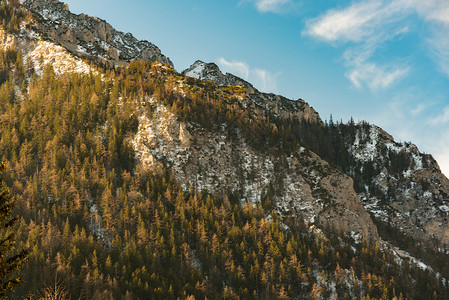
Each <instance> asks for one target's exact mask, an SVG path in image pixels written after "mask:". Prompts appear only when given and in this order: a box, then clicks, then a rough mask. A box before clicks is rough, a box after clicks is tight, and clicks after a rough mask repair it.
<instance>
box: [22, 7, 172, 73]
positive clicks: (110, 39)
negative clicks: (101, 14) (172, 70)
mask: <svg viewBox="0 0 449 300" xmlns="http://www.w3.org/2000/svg"><path fill="white" fill-rule="evenodd" d="M23 5H24V6H25V7H27V8H28V9H30V10H31V11H32V12H33V13H34V16H35V19H36V20H35V22H34V23H33V26H34V29H35V30H36V31H37V32H40V33H41V34H42V35H44V36H45V37H46V39H48V40H50V41H52V42H55V43H58V44H60V45H62V46H64V47H65V48H67V49H68V50H69V51H70V52H72V53H74V54H76V55H78V56H80V57H85V58H88V59H90V60H93V61H94V62H96V63H102V64H113V65H123V64H126V63H128V62H130V61H132V60H136V59H142V60H149V61H152V62H153V61H158V62H160V63H164V64H168V65H171V66H173V63H172V62H171V61H170V59H169V58H168V57H166V56H165V55H163V54H162V53H161V50H160V49H159V48H158V47H156V46H155V45H153V44H152V43H150V42H148V41H138V40H137V39H136V38H135V37H134V36H133V35H132V34H130V33H126V34H125V33H123V32H120V31H117V30H115V29H114V28H113V27H112V26H111V25H110V24H108V23H107V22H106V21H104V20H101V19H99V18H94V17H90V16H88V15H85V14H80V15H75V14H73V13H71V12H70V11H69V9H68V6H67V5H66V4H64V3H62V2H59V1H58V0H25V1H24V2H23Z"/></svg>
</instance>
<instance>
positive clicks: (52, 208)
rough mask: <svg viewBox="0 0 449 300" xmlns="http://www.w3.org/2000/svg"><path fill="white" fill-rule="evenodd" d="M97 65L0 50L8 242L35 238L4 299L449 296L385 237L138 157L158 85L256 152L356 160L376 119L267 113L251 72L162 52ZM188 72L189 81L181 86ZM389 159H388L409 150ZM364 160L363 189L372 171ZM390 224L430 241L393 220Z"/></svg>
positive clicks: (339, 164) (14, 11)
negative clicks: (221, 73) (257, 100)
mask: <svg viewBox="0 0 449 300" xmlns="http://www.w3.org/2000/svg"><path fill="white" fill-rule="evenodd" d="M19 6H20V4H19V2H18V1H17V0H16V1H8V2H7V1H2V3H1V5H0V16H1V18H2V20H3V23H2V27H3V28H4V29H5V30H8V31H11V32H13V31H16V30H18V26H19V24H20V21H21V20H22V19H23V18H27V17H29V16H27V13H26V12H24V11H22V10H21V9H19ZM91 68H92V72H91V73H90V74H76V73H70V74H57V73H56V72H55V71H54V70H53V69H52V67H51V66H47V67H46V68H45V70H43V72H42V74H37V73H35V70H34V68H32V67H30V66H29V65H27V64H26V63H25V62H24V59H23V56H22V53H21V52H20V51H18V50H17V49H7V50H1V51H0V158H1V160H2V162H3V164H4V171H3V173H2V176H3V177H2V178H3V179H2V180H4V182H5V184H6V185H7V186H8V187H9V193H10V194H11V197H12V199H13V201H14V203H15V207H14V210H13V212H12V213H13V215H17V216H18V219H17V221H16V222H15V225H14V226H15V227H14V231H15V239H16V243H15V244H14V243H11V244H10V245H11V247H10V250H11V253H17V254H20V255H22V256H20V259H21V260H23V255H24V254H26V253H27V261H26V263H25V264H24V265H23V266H22V267H21V270H20V271H18V272H16V273H14V274H15V275H17V276H21V282H20V285H19V286H18V287H16V288H15V290H14V291H13V292H12V293H11V292H10V293H9V294H6V296H4V297H5V298H6V297H8V298H15V299H22V298H25V297H29V298H31V299H41V298H44V299H186V298H190V299H193V298H198V299H205V298H206V297H207V298H209V299H223V298H225V299H239V298H240V299H289V298H293V299H330V298H334V299H448V298H449V289H448V287H447V286H446V285H444V284H443V282H442V281H441V280H440V279H439V278H437V277H436V276H435V275H434V274H433V273H432V272H431V271H429V270H426V269H424V270H423V269H421V268H419V267H418V266H416V265H415V264H409V262H408V261H406V260H402V261H398V259H397V257H396V256H394V255H393V254H391V252H388V251H384V250H382V249H381V247H380V246H379V245H378V244H377V243H376V242H374V241H368V240H364V239H362V240H361V241H360V242H358V243H355V242H354V240H353V239H352V238H350V237H347V236H346V234H342V233H340V232H334V231H333V229H332V228H324V229H323V230H319V229H317V228H313V227H312V228H311V227H309V226H308V225H307V224H306V223H305V222H304V221H303V220H301V219H298V218H296V219H293V218H289V217H287V218H284V219H281V218H280V216H277V215H276V214H275V212H274V211H273V203H271V201H270V197H269V193H267V195H266V197H264V198H263V199H260V201H259V203H256V204H254V203H244V204H242V203H241V201H240V199H239V197H238V195H235V194H232V193H229V194H228V195H210V194H206V193H204V192H201V191H198V190H196V189H195V187H190V188H188V189H183V188H182V187H181V183H180V182H177V181H176V180H175V179H174V176H173V174H172V172H171V170H170V169H169V168H161V169H157V170H149V169H147V168H144V167H143V166H142V165H140V164H139V163H138V162H137V161H136V159H135V153H134V150H133V147H132V145H131V139H132V137H133V136H134V135H135V134H136V132H137V130H138V126H139V121H138V117H139V115H140V114H141V113H142V111H145V113H147V114H149V117H151V113H152V108H151V105H150V104H149V103H147V102H145V101H146V100H145V99H149V98H151V99H154V100H155V101H156V103H157V104H159V105H164V106H166V107H168V108H169V109H170V111H171V112H172V113H174V114H175V115H176V116H177V117H178V118H179V119H180V120H182V121H188V122H192V123H195V124H198V125H200V126H201V127H203V128H205V129H207V130H209V131H217V132H218V131H220V130H222V129H221V124H223V123H232V124H233V125H234V126H230V127H228V128H227V129H226V130H228V136H229V137H230V138H231V139H232V138H233V137H237V135H239V134H241V135H242V136H243V137H244V138H245V139H246V140H247V142H248V144H249V145H250V146H251V147H252V148H253V149H254V150H256V151H273V152H282V153H293V152H295V151H297V150H298V149H299V147H305V148H307V149H310V150H312V151H314V152H315V153H317V154H318V155H320V156H321V157H323V158H324V159H326V160H327V161H329V162H331V163H332V164H333V166H334V167H335V168H338V169H340V170H342V171H344V172H346V173H351V172H356V171H355V170H356V169H354V168H351V167H350V166H351V165H353V163H354V162H353V161H352V158H351V156H350V154H349V153H348V151H347V149H346V147H345V142H347V140H348V139H353V138H354V136H355V134H356V132H357V131H358V130H360V128H362V129H363V126H365V125H364V124H359V125H355V124H354V123H353V122H349V123H348V124H343V123H336V124H334V123H333V122H330V123H329V124H312V123H308V122H304V121H298V120H285V119H280V118H276V117H275V116H272V115H266V116H258V118H255V117H254V116H252V115H251V114H250V113H249V112H248V111H247V110H246V109H245V108H244V107H242V106H240V105H239V103H238V101H236V100H235V99H236V97H239V96H240V95H241V94H242V93H243V91H242V89H241V87H236V86H229V87H219V86H217V85H216V84H215V83H212V82H204V81H199V80H196V79H193V78H186V77H184V76H182V75H180V74H178V73H176V72H175V71H174V70H173V69H172V68H171V67H169V66H164V65H161V64H158V63H150V62H144V61H136V62H132V63H130V65H129V66H127V67H117V68H106V67H101V66H94V65H91ZM179 81H182V82H183V84H184V88H183V90H182V91H180V90H179V89H175V88H174V86H175V85H176V82H179ZM392 161H393V162H394V163H392V164H391V166H390V167H391V172H401V171H402V170H403V169H405V168H406V167H407V164H408V163H409V162H408V160H407V158H406V157H397V158H395V159H394V160H392ZM373 168H374V167H373ZM374 171H375V170H373V172H374ZM352 175H353V177H354V178H355V180H354V186H355V188H356V190H357V189H358V188H361V181H358V178H359V179H360V180H361V179H362V178H361V177H362V176H364V175H363V174H352ZM356 175H357V176H356ZM365 176H366V175H365ZM4 190H5V189H4V186H3V185H2V191H4ZM2 195H3V194H2ZM10 225H11V226H12V223H11V224H10ZM378 228H379V233H380V235H381V236H385V238H386V239H387V240H388V239H391V240H396V241H397V240H399V241H402V242H404V243H407V244H408V245H409V248H408V250H409V251H410V252H412V253H413V251H415V252H419V249H417V248H416V247H414V245H416V244H415V242H414V241H412V240H410V239H408V238H406V237H404V236H403V235H401V234H400V233H398V232H395V231H394V230H392V228H389V227H388V224H382V223H379V225H378ZM8 233H10V231H7V233H6V234H8ZM3 235H4V234H3ZM401 239H402V240H401ZM446 258H447V257H446V256H444V255H442V254H435V255H434V256H432V257H431V258H430V257H429V264H432V266H434V268H435V269H436V270H439V271H440V273H441V274H442V276H444V277H446V278H448V277H449V271H448V270H447V265H446V264H444V261H445V259H446ZM438 268H439V269H438ZM0 274H1V272H0ZM2 280H3V278H2ZM0 296H3V295H2V294H0ZM57 296H58V297H59V298H58V297H57ZM52 297H53V298H52Z"/></svg>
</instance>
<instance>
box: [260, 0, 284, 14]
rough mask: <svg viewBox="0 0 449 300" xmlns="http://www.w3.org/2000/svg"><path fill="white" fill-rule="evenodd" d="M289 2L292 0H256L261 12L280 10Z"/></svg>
mask: <svg viewBox="0 0 449 300" xmlns="http://www.w3.org/2000/svg"><path fill="white" fill-rule="evenodd" d="M289 2H291V0H255V5H256V7H257V10H258V11H260V12H278V11H279V10H280V9H281V7H283V6H284V5H285V4H288V3H289Z"/></svg>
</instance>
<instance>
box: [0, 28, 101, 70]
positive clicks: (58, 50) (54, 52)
mask: <svg viewBox="0 0 449 300" xmlns="http://www.w3.org/2000/svg"><path fill="white" fill-rule="evenodd" d="M0 48H1V49H3V50H7V49H14V50H16V51H19V50H20V51H21V53H22V55H23V61H24V63H25V67H26V68H27V69H28V71H30V70H31V69H33V71H34V72H35V73H37V74H42V72H43V70H44V68H45V67H46V66H48V65H51V66H52V68H53V70H54V71H55V72H56V73H59V74H61V73H67V72H77V73H89V72H91V71H93V72H96V71H95V70H92V67H91V66H90V65H89V64H88V63H87V62H85V61H83V60H82V59H81V58H79V57H77V56H75V55H73V54H71V53H70V52H69V51H67V49H65V48H64V47H61V46H60V45H57V44H55V43H52V42H49V41H44V40H42V39H40V37H39V35H38V34H37V33H36V32H34V31H30V30H21V31H20V32H19V33H15V34H13V33H7V32H5V31H4V30H3V29H0Z"/></svg>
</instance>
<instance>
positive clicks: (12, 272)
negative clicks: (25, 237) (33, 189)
mask: <svg viewBox="0 0 449 300" xmlns="http://www.w3.org/2000/svg"><path fill="white" fill-rule="evenodd" d="M4 169H5V167H4V165H3V164H2V165H1V166H0V172H1V173H2V172H3V170H4ZM13 207H14V200H13V199H12V198H11V195H10V193H9V189H8V187H7V186H6V183H5V180H4V177H3V176H1V177H0V298H1V299H3V298H6V296H7V294H8V293H10V292H12V291H13V290H14V288H15V287H16V286H17V284H19V283H20V276H19V274H18V271H19V270H20V269H21V267H22V265H23V264H24V263H25V261H26V259H27V254H28V252H27V250H17V249H16V248H15V243H16V236H15V233H14V231H13V230H11V228H12V226H13V225H14V224H15V223H16V222H17V220H18V218H17V217H16V218H11V212H12V209H13Z"/></svg>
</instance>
